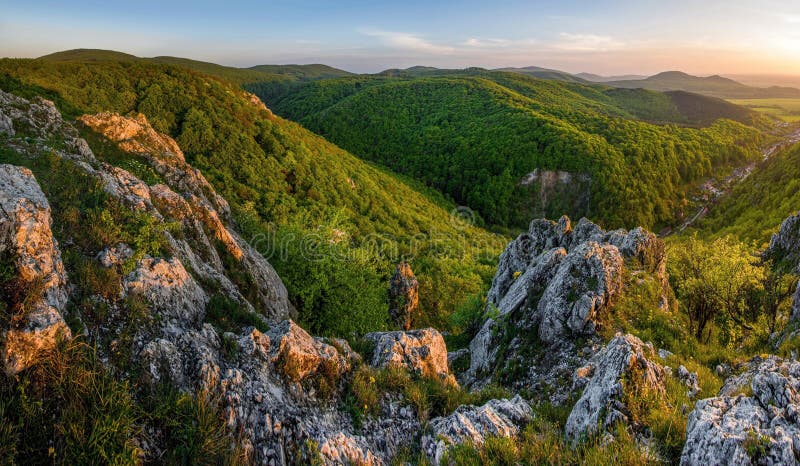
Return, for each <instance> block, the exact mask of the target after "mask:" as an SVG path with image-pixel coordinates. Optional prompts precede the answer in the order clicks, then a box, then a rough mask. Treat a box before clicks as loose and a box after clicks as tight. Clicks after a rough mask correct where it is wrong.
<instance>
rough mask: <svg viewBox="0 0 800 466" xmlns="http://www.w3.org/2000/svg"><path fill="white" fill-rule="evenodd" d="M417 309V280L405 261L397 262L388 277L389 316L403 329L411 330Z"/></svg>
mask: <svg viewBox="0 0 800 466" xmlns="http://www.w3.org/2000/svg"><path fill="white" fill-rule="evenodd" d="M418 311H419V282H418V281H417V278H416V277H415V276H414V272H413V271H412V270H411V266H410V265H409V264H408V263H407V262H401V263H399V264H397V267H396V268H395V271H394V275H392V278H390V279H389V317H391V319H392V321H394V323H395V324H396V325H397V326H398V327H401V328H402V329H403V330H411V324H412V322H413V320H414V316H415V315H416V314H417V312H418Z"/></svg>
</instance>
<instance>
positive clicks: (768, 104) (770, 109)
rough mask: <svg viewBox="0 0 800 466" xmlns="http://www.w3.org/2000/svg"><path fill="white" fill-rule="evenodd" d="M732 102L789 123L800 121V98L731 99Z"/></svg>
mask: <svg viewBox="0 0 800 466" xmlns="http://www.w3.org/2000/svg"><path fill="white" fill-rule="evenodd" d="M729 101H730V102H732V103H734V104H736V105H741V106H742V107H747V108H749V109H751V110H755V111H757V112H760V113H763V114H765V115H769V116H772V117H775V118H780V119H781V120H783V121H785V122H787V123H795V122H798V121H800V98H797V99H730V100H729Z"/></svg>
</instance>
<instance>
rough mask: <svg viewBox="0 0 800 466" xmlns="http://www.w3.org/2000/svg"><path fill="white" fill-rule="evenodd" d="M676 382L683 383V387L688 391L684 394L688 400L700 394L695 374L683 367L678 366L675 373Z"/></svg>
mask: <svg viewBox="0 0 800 466" xmlns="http://www.w3.org/2000/svg"><path fill="white" fill-rule="evenodd" d="M677 377H678V380H680V381H681V382H683V384H684V385H686V387H687V388H688V389H689V391H688V392H686V396H688V397H689V398H694V397H696V396H697V394H698V393H700V384H699V383H698V381H697V372H689V369H687V368H686V367H685V366H683V365H680V366H678V373H677Z"/></svg>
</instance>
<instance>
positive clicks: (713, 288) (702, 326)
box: [669, 236, 765, 343]
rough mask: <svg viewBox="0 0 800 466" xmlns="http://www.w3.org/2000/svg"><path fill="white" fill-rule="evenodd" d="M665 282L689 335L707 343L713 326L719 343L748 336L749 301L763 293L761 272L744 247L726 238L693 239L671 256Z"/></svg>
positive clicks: (674, 249)
mask: <svg viewBox="0 0 800 466" xmlns="http://www.w3.org/2000/svg"><path fill="white" fill-rule="evenodd" d="M670 258H671V260H670V262H669V265H670V278H671V280H672V283H673V287H674V289H675V293H676V295H677V296H678V299H679V300H680V302H681V304H682V307H683V309H684V310H685V312H686V314H687V315H688V316H689V321H690V325H691V329H692V331H693V332H694V334H695V336H696V337H697V338H698V339H701V340H704V341H706V342H708V340H709V339H710V336H711V326H709V324H710V323H712V322H713V323H716V324H717V326H718V328H719V330H720V331H721V332H720V333H721V335H720V336H721V339H722V340H723V342H724V343H729V342H731V341H734V340H736V339H737V338H738V337H739V336H740V334H741V332H742V331H744V330H751V329H752V327H751V325H750V322H752V321H753V320H754V314H755V317H757V313H754V312H752V309H753V308H752V307H751V305H750V304H751V303H752V300H751V299H750V297H751V296H753V293H758V292H759V290H761V289H763V287H764V281H765V272H764V267H762V266H761V265H760V263H759V259H758V257H757V256H756V255H754V254H753V253H752V251H751V250H750V249H749V248H748V247H747V246H746V245H745V244H744V243H740V242H738V241H736V240H735V239H733V238H731V237H724V238H719V239H716V240H714V241H712V242H707V241H703V240H700V239H698V238H697V236H692V237H691V238H689V239H688V240H685V241H682V242H680V243H674V244H673V246H672V248H671V250H670Z"/></svg>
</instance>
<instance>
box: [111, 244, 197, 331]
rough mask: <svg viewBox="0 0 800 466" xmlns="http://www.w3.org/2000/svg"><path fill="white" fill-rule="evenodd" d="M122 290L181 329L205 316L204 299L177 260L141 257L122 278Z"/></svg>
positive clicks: (192, 279)
mask: <svg viewBox="0 0 800 466" xmlns="http://www.w3.org/2000/svg"><path fill="white" fill-rule="evenodd" d="M123 286H124V289H125V291H126V292H127V293H129V294H130V293H136V294H140V295H142V296H143V297H144V298H145V299H147V301H148V302H149V303H150V304H152V306H153V309H154V310H155V311H156V312H157V313H158V314H159V315H161V316H162V317H163V318H164V319H165V320H166V321H173V322H176V323H178V325H181V326H184V327H185V326H187V324H190V323H196V322H199V320H200V319H202V317H203V316H204V315H205V308H206V304H207V303H208V296H207V295H206V293H205V291H203V289H202V288H201V287H200V285H198V284H197V282H196V281H195V280H194V278H193V277H192V276H191V275H189V273H188V272H186V269H185V268H184V267H183V264H182V263H181V261H180V259H178V258H172V259H169V260H166V259H159V258H152V257H145V258H144V259H142V260H141V261H139V264H138V266H137V268H136V269H135V270H134V271H133V272H131V273H130V274H128V275H127V276H126V277H125V278H124V280H123Z"/></svg>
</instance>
